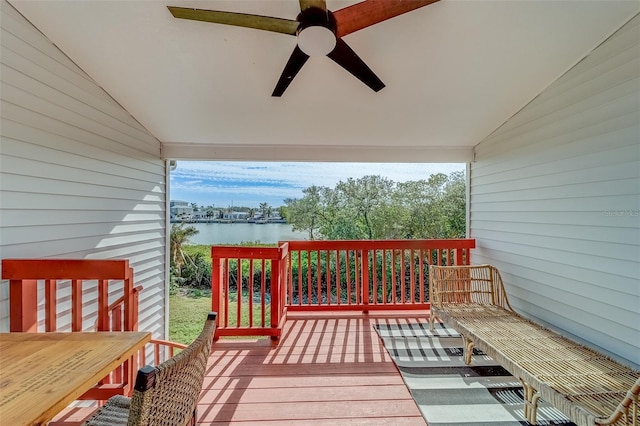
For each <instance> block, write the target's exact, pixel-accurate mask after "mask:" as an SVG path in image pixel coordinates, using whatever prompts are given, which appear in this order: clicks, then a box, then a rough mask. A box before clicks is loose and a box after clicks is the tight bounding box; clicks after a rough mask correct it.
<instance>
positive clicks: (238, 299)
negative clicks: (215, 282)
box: [236, 258, 242, 327]
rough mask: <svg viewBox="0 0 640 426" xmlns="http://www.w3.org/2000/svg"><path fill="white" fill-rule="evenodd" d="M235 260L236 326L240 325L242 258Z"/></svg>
mask: <svg viewBox="0 0 640 426" xmlns="http://www.w3.org/2000/svg"><path fill="white" fill-rule="evenodd" d="M236 262H238V263H237V265H238V266H237V271H236V273H237V276H236V307H237V309H236V327H242V260H240V258H238V259H237V260H236Z"/></svg>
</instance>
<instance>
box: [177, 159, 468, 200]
mask: <svg viewBox="0 0 640 426" xmlns="http://www.w3.org/2000/svg"><path fill="white" fill-rule="evenodd" d="M463 170H465V164H458V163H433V164H432V163H417V164H414V163H401V164H392V163H292V162H287V163H281V162H248V161H241V162H239V161H178V164H177V167H176V169H175V170H173V171H172V172H171V180H170V185H171V186H170V194H171V200H181V201H187V202H189V203H197V204H198V205H201V206H210V205H213V206H214V207H216V208H227V207H230V206H244V207H258V206H259V205H260V203H265V202H266V203H269V205H270V206H272V207H279V206H281V205H284V199H285V198H300V197H302V195H303V194H302V190H303V189H305V188H308V187H309V186H311V185H317V186H328V187H330V188H333V187H335V185H336V184H337V183H338V182H339V181H345V180H347V179H348V178H354V179H357V178H360V177H363V176H366V175H380V176H383V177H386V178H387V179H390V180H392V181H394V182H406V181H410V180H419V179H426V178H428V177H429V176H430V175H432V174H435V173H445V174H447V175H448V174H450V173H452V172H454V171H463Z"/></svg>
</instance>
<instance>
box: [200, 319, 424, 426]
mask: <svg viewBox="0 0 640 426" xmlns="http://www.w3.org/2000/svg"><path fill="white" fill-rule="evenodd" d="M425 318H426V314H425V313H411V312H409V313H403V314H398V313H394V314H390V313H370V314H369V315H366V314H360V313H357V314H349V313H346V314H333V313H327V312H322V313H317V314H301V313H296V314H290V315H289V318H288V320H287V323H286V325H285V328H284V330H283V336H282V337H281V339H280V342H278V343H277V344H274V343H272V342H271V340H261V341H257V342H256V341H253V342H247V341H233V340H224V339H222V340H219V341H218V342H216V343H215V344H214V346H213V353H212V354H211V358H210V365H209V368H208V371H207V377H206V378H205V382H204V387H203V394H202V397H201V400H200V402H199V404H198V424H199V425H249V424H255V423H266V424H268V425H281V424H301V425H303V424H304V425H322V424H324V425H337V424H340V425H341V424H350V425H384V424H392V425H425V424H426V423H425V421H424V419H423V418H422V416H421V414H420V411H419V410H418V407H417V405H416V404H415V402H414V401H413V399H412V398H411V395H410V394H409V391H408V390H407V388H406V387H405V385H404V383H403V381H402V378H401V377H400V373H399V372H398V370H397V369H396V367H395V364H394V363H393V361H392V360H391V358H390V357H389V355H388V354H387V351H386V349H385V348H384V346H383V345H382V341H381V340H380V339H379V337H378V335H377V333H376V332H375V330H374V329H373V325H374V324H376V323H407V322H415V321H418V320H420V321H424V320H425Z"/></svg>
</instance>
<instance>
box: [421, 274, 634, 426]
mask: <svg viewBox="0 0 640 426" xmlns="http://www.w3.org/2000/svg"><path fill="white" fill-rule="evenodd" d="M429 280H430V281H429V282H430V289H429V292H430V297H431V317H430V323H431V326H432V327H433V323H434V320H435V317H438V318H440V319H441V320H442V321H444V322H445V323H446V324H448V325H450V326H451V327H453V328H455V329H456V330H457V331H458V332H459V333H460V334H461V335H462V336H463V339H464V359H465V362H466V363H467V364H470V363H471V355H472V353H473V348H474V347H477V348H479V349H480V350H482V351H484V352H485V353H486V354H487V355H489V356H491V357H492V358H493V359H495V360H496V361H497V362H498V363H500V364H501V365H502V366H503V367H504V368H505V369H507V370H508V371H509V372H510V373H511V374H513V375H514V376H515V377H517V378H518V379H519V380H520V381H521V382H522V385H523V388H524V394H525V416H526V418H527V420H528V421H529V422H530V423H531V424H536V411H537V405H538V400H539V398H543V399H544V400H546V401H548V402H549V403H551V404H553V405H554V406H555V407H556V408H558V409H559V410H560V411H562V412H563V413H564V414H565V415H566V416H567V417H568V418H569V419H571V421H573V422H574V423H576V424H578V425H579V426H583V425H610V424H611V425H640V408H639V401H638V394H639V393H640V373H639V372H638V371H636V370H633V369H631V368H629V367H627V366H625V365H623V364H621V363H619V362H616V361H615V360H612V359H611V358H609V357H607V356H605V355H603V354H601V353H599V352H596V351H594V350H592V349H590V348H587V347H585V346H583V345H581V344H579V343H577V342H575V341H573V340H571V339H568V338H566V337H563V336H561V335H559V334H558V333H556V332H554V331H552V330H549V329H547V328H545V327H543V326H541V325H539V324H536V323H534V322H532V321H530V320H528V319H526V318H524V317H522V316H520V315H519V314H517V313H516V312H515V311H514V310H513V309H512V308H511V306H510V305H509V301H508V298H507V295H506V293H505V291H504V287H503V285H502V280H501V278H500V274H499V272H498V270H497V269H496V268H494V267H492V266H489V265H479V266H431V267H430V269H429Z"/></svg>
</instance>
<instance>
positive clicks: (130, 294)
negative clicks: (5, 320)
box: [2, 259, 141, 400]
mask: <svg viewBox="0 0 640 426" xmlns="http://www.w3.org/2000/svg"><path fill="white" fill-rule="evenodd" d="M2 279H4V280H9V329H10V331H11V332H53V331H70V332H75V331H135V330H137V328H138V292H139V290H140V289H141V288H140V287H137V288H135V289H134V287H133V269H132V268H131V267H130V266H129V262H128V261H127V260H80V259H3V260H2ZM89 295H91V296H92V298H89V297H88V296H89ZM118 295H120V296H118ZM113 298H116V300H115V301H114V302H112V303H109V299H113ZM91 305H93V306H91ZM39 312H43V313H44V319H43V320H41V321H39V320H38V313H39ZM136 370H137V359H131V360H127V361H126V362H125V363H124V364H123V365H122V366H121V367H119V368H117V369H116V370H114V372H113V373H111V374H110V375H109V376H107V377H105V378H104V379H103V380H102V381H101V382H100V383H99V384H98V386H96V387H95V388H93V389H91V390H89V391H88V392H87V393H86V394H85V395H84V396H83V397H82V399H93V400H106V399H108V398H109V397H110V396H113V395H116V394H121V395H122V394H124V395H128V394H130V393H131V390H132V386H131V384H132V383H133V379H134V372H135V371H136Z"/></svg>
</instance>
